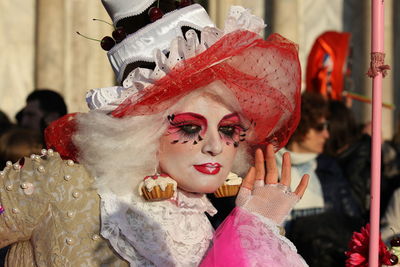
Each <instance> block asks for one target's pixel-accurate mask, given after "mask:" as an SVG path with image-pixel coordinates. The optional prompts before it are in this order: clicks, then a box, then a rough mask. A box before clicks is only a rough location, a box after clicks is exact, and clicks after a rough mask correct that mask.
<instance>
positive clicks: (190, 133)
mask: <svg viewBox="0 0 400 267" xmlns="http://www.w3.org/2000/svg"><path fill="white" fill-rule="evenodd" d="M175 127H178V128H179V133H180V134H181V135H182V137H184V138H189V139H192V138H195V137H197V136H198V134H199V133H200V131H201V126H199V125H195V124H183V125H177V126H175Z"/></svg>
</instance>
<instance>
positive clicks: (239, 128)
mask: <svg viewBox="0 0 400 267" xmlns="http://www.w3.org/2000/svg"><path fill="white" fill-rule="evenodd" d="M222 126H224V127H233V128H234V130H233V134H232V136H231V135H229V134H227V133H224V132H221V134H222V135H223V136H225V137H227V138H229V139H231V140H232V141H235V140H233V139H234V138H235V137H237V136H239V139H242V135H241V133H242V132H244V130H245V128H244V127H243V126H242V125H241V124H232V125H222ZM235 139H236V138H235Z"/></svg>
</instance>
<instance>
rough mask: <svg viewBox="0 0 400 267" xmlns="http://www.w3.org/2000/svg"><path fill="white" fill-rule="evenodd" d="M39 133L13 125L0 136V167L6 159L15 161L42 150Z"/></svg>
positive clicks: (2, 166)
mask: <svg viewBox="0 0 400 267" xmlns="http://www.w3.org/2000/svg"><path fill="white" fill-rule="evenodd" d="M42 148H43V145H42V138H41V136H40V134H39V133H37V132H35V131H33V130H29V129H25V128H20V127H13V128H11V129H9V130H8V131H6V132H5V133H4V134H3V135H1V136H0V169H3V168H4V167H5V166H6V163H7V161H10V162H17V161H18V160H20V159H21V158H23V157H29V156H30V155H32V154H39V153H40V151H41V150H42Z"/></svg>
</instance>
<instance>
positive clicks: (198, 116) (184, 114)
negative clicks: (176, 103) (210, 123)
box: [175, 112, 207, 121]
mask: <svg viewBox="0 0 400 267" xmlns="http://www.w3.org/2000/svg"><path fill="white" fill-rule="evenodd" d="M185 116H191V117H194V118H196V119H199V120H204V121H207V120H206V118H205V117H203V116H202V115H200V114H197V113H193V112H185V113H178V114H175V118H177V117H185Z"/></svg>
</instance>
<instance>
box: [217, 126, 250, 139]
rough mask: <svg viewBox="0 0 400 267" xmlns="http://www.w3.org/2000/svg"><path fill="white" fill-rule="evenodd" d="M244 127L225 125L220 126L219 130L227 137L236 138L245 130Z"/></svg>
mask: <svg viewBox="0 0 400 267" xmlns="http://www.w3.org/2000/svg"><path fill="white" fill-rule="evenodd" d="M243 129H244V128H243V127H242V126H241V125H224V126H220V127H219V129H218V130H219V131H220V132H221V133H222V134H224V135H225V136H227V137H230V138H232V139H233V138H235V137H238V136H239V135H240V133H241V132H242V131H243Z"/></svg>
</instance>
